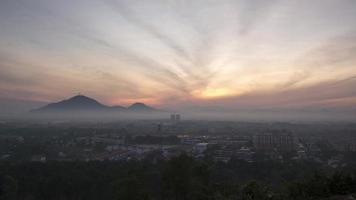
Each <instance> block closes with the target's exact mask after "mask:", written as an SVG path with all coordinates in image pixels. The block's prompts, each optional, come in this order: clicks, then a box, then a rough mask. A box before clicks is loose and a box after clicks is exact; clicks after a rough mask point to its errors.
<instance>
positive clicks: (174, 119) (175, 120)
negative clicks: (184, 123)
mask: <svg viewBox="0 0 356 200" xmlns="http://www.w3.org/2000/svg"><path fill="white" fill-rule="evenodd" d="M180 119H181V118H180V114H171V122H172V123H178V122H180Z"/></svg>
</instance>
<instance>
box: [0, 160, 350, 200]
mask: <svg viewBox="0 0 356 200" xmlns="http://www.w3.org/2000/svg"><path fill="white" fill-rule="evenodd" d="M353 193H356V178H355V176H354V174H352V173H351V172H350V171H348V172H346V171H328V170H325V169H323V168H322V167H321V166H318V165H314V164H312V163H292V164H281V163H274V162H261V163H246V162H243V161H231V162H229V163H216V162H211V161H201V160H195V159H193V158H191V157H189V156H186V155H182V156H179V157H176V158H173V159H171V160H169V161H159V162H150V161H122V162H48V163H35V162H27V163H0V199H1V200H2V199H21V200H27V199H36V200H41V199H43V200H51V199H54V200H57V199H58V200H64V199H66V200H67V199H68V200H72V199H73V200H78V199H83V200H84V199H85V200H90V199H95V200H96V199H122V200H145V199H147V200H151V199H158V200H205V199H206V200H274V199H276V200H278V199H296V200H299V199H324V198H327V197H330V196H333V195H345V194H353Z"/></svg>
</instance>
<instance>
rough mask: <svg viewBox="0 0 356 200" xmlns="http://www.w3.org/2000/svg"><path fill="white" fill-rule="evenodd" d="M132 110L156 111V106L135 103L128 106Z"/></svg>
mask: <svg viewBox="0 0 356 200" xmlns="http://www.w3.org/2000/svg"><path fill="white" fill-rule="evenodd" d="M127 109H128V110H130V111H144V112H147V111H155V110H156V109H155V108H152V107H150V106H147V105H145V104H144V103H134V104H132V105H131V106H129V107H128V108H127Z"/></svg>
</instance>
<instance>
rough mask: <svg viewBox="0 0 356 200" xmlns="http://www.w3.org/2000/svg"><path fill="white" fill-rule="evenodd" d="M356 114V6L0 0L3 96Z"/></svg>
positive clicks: (244, 0) (323, 0)
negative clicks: (351, 109)
mask: <svg viewBox="0 0 356 200" xmlns="http://www.w3.org/2000/svg"><path fill="white" fill-rule="evenodd" d="M77 93H82V94H85V95H88V96H91V97H93V98H96V99H98V100H100V101H101V102H103V103H106V104H109V105H116V104H122V105H127V104H130V103H133V102H137V101H139V102H145V103H148V104H152V105H156V106H160V107H175V108H189V107H194V106H197V105H199V106H207V107H209V106H219V107H222V108H225V109H230V108H246V107H254V108H256V107H257V108H259V107H261V108H264V107H274V108H285V107H288V108H290V107H354V106H356V1H355V0H288V1H286V0H140V1H139V0H126V1H124V0H58V1H54V0H1V1H0V98H6V99H21V100H29V101H44V102H51V101H58V100H60V99H63V98H68V97H69V96H72V95H75V94H77Z"/></svg>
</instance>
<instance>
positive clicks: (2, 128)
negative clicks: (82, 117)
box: [0, 114, 356, 168]
mask: <svg viewBox="0 0 356 200" xmlns="http://www.w3.org/2000/svg"><path fill="white" fill-rule="evenodd" d="M355 130H356V125H355V124H325V123H324V124H317V123H316V124H294V123H267V122H232V121H231V122H228V121H224V122H222V121H192V120H191V121H190V120H182V119H181V116H180V115H179V114H172V115H171V116H170V118H169V119H163V120H136V121H118V122H101V123H98V122H95V123H94V122H81V123H79V122H76V123H75V124H73V123H72V122H63V121H57V122H46V123H43V122H42V123H38V122H26V123H25V122H18V121H2V123H1V125H0V133H1V134H0V144H1V145H0V153H1V155H0V160H1V161H34V162H48V161H120V160H121V161H127V160H150V161H153V162H156V161H159V160H169V159H171V158H173V157H177V156H179V155H181V154H186V155H189V156H192V157H194V158H196V159H210V160H213V161H216V162H228V161H230V160H241V161H245V162H249V163H253V162H256V161H261V160H273V161H278V162H284V163H285V162H298V161H301V160H304V161H312V162H316V163H320V164H323V165H326V166H330V167H333V168H336V167H340V166H346V165H348V164H349V165H350V164H351V163H352V162H354V158H353V156H352V155H355V152H356V137H355V136H354V135H353V134H352V133H353V132H355Z"/></svg>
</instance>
